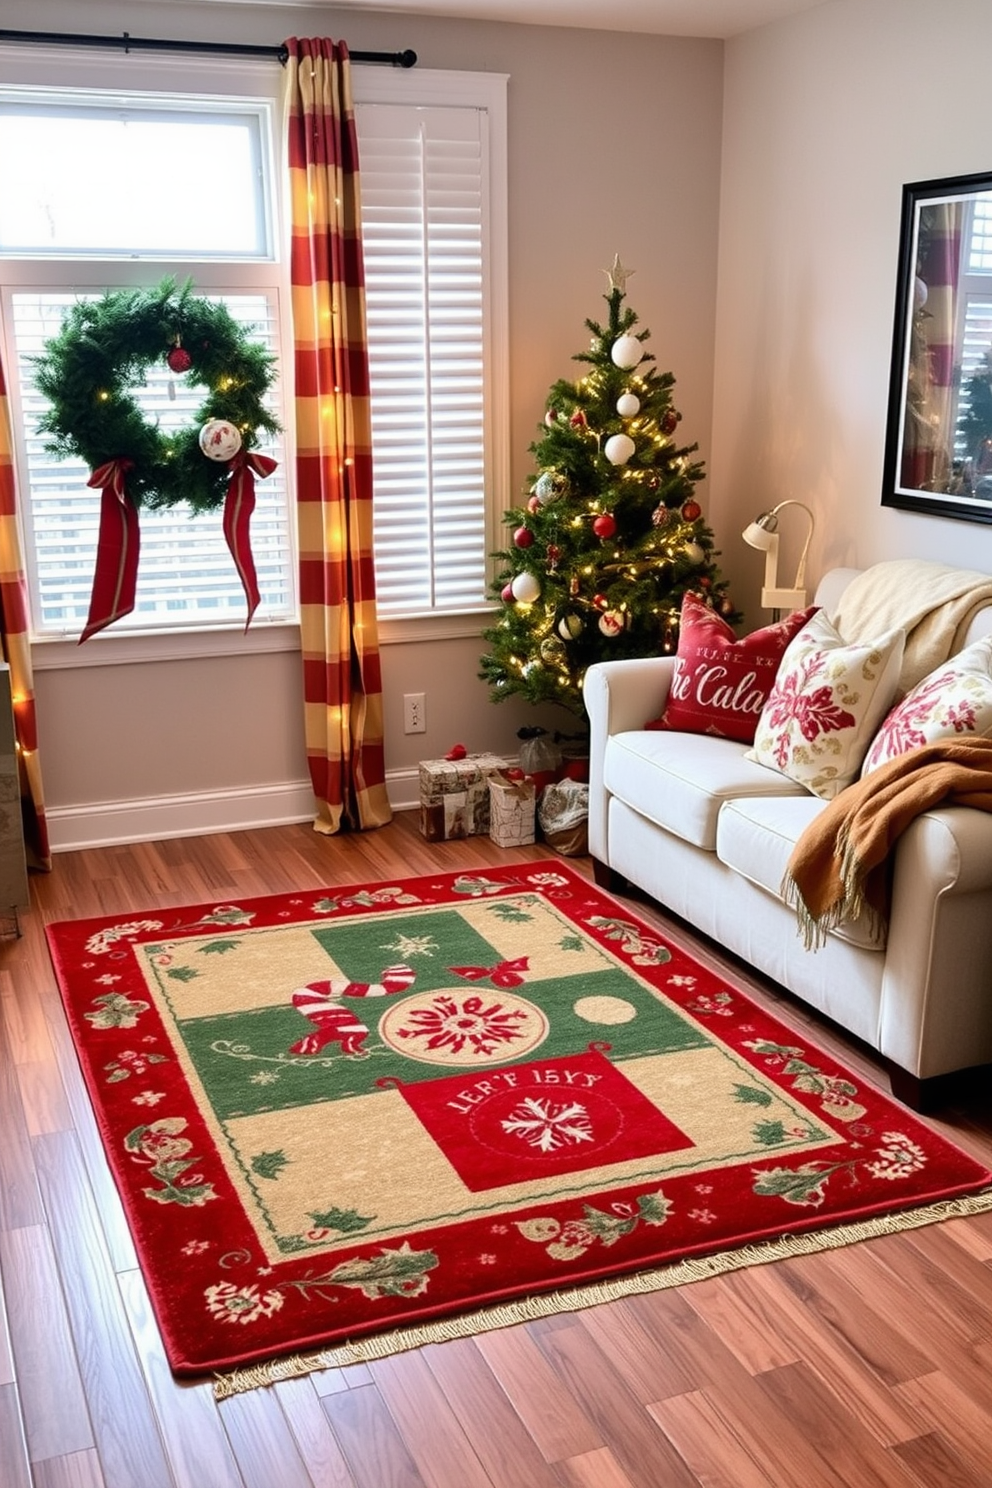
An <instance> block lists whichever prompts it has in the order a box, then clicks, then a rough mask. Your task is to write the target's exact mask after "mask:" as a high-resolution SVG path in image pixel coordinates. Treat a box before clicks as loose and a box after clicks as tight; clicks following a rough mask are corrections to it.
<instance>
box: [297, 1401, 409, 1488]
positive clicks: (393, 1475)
mask: <svg viewBox="0 0 992 1488" xmlns="http://www.w3.org/2000/svg"><path fill="white" fill-rule="evenodd" d="M321 1405H322V1406H323V1409H324V1410H325V1411H326V1412H327V1419H328V1420H329V1421H330V1423H331V1429H332V1431H333V1432H334V1435H335V1437H336V1438H337V1441H338V1445H339V1446H340V1448H341V1451H342V1453H343V1454H344V1458H345V1461H346V1462H347V1464H348V1469H349V1471H350V1473H351V1476H352V1478H353V1480H354V1483H355V1488H427V1485H426V1484H425V1482H424V1479H423V1478H422V1477H421V1475H420V1473H419V1472H418V1471H417V1468H416V1465H415V1464H414V1461H413V1458H412V1457H411V1456H410V1453H409V1452H408V1450H407V1448H406V1444H405V1443H404V1441H403V1438H402V1437H401V1435H400V1433H399V1431H398V1430H397V1429H396V1424H395V1422H394V1421H393V1419H392V1417H391V1416H390V1414H389V1411H388V1410H387V1409H386V1406H385V1403H384V1401H383V1399H382V1397H381V1396H380V1394H379V1392H378V1390H377V1389H376V1388H375V1386H374V1385H362V1386H361V1387H360V1388H358V1389H355V1390H343V1391H342V1392H341V1393H340V1394H338V1395H325V1396H324V1398H323V1400H322V1401H321Z"/></svg>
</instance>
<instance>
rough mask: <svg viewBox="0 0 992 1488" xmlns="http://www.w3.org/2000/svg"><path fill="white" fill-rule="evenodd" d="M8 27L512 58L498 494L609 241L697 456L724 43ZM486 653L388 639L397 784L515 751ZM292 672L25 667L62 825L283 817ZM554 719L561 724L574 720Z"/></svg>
mask: <svg viewBox="0 0 992 1488" xmlns="http://www.w3.org/2000/svg"><path fill="white" fill-rule="evenodd" d="M3 24H4V26H5V27H8V28H12V29H13V28H20V29H29V30H57V29H64V30H68V31H81V30H85V31H86V32H89V33H91V34H115V35H120V34H121V33H122V32H123V31H129V32H130V33H131V34H132V35H134V36H167V37H184V38H199V39H209V40H224V39H236V40H237V41H239V42H245V41H252V42H260V43H266V44H276V43H278V42H280V41H281V40H282V39H283V38H284V37H285V36H286V35H290V34H301V35H312V34H315V33H323V34H330V35H332V36H335V37H338V36H343V37H344V38H345V39H346V40H347V41H348V42H349V44H350V45H351V46H352V47H353V48H362V49H374V50H390V51H392V50H397V49H402V48H404V47H412V48H414V50H415V51H416V52H417V53H418V56H419V59H420V65H421V66H423V67H428V68H464V69H468V70H479V71H495V72H502V73H507V74H508V75H509V79H510V81H509V89H508V100H509V178H510V255H509V264H510V348H511V418H512V430H511V439H512V473H513V490H512V491H511V492H510V493H508V494H509V496H510V497H511V498H512V499H513V500H518V499H519V497H520V494H521V492H522V490H523V487H524V482H525V481H526V479H527V477H528V476H529V474H530V473H531V464H530V457H529V455H528V453H527V449H528V445H529V444H530V443H531V441H532V439H533V438H534V436H535V433H536V430H537V425H538V424H539V422H540V420H541V418H542V416H543V412H544V398H545V395H546V393H547V391H548V388H549V387H550V385H551V384H552V382H554V381H555V380H556V379H557V378H559V377H562V376H567V375H569V373H570V370H571V359H572V357H573V355H574V354H575V353H576V352H578V351H581V350H583V349H584V348H585V345H586V342H587V338H588V333H587V331H586V329H585V324H584V322H585V319H586V317H592V318H594V319H598V318H599V317H600V315H601V314H603V313H605V309H606V306H605V301H604V300H603V299H602V298H601V296H602V295H603V292H604V291H605V289H606V287H607V285H606V279H605V277H604V275H603V273H602V270H603V269H604V268H605V267H606V266H607V265H608V264H610V263H611V262H612V260H613V255H614V254H615V253H619V254H620V256H621V258H622V260H623V262H624V263H625V264H627V265H631V266H633V268H634V269H635V270H636V274H635V276H634V277H633V278H632V279H631V281H630V284H629V286H628V303H629V304H630V305H631V306H632V307H633V308H634V309H635V310H636V311H637V313H638V315H639V316H640V320H641V325H642V326H644V327H648V328H650V330H651V332H652V340H651V349H652V350H653V351H654V352H655V354H656V355H657V357H658V360H659V364H660V365H661V366H662V367H664V368H667V369H670V370H672V371H673V372H674V374H675V376H676V380H677V386H676V401H677V403H678V405H679V406H680V407H681V409H682V412H683V414H684V423H683V428H684V430H685V431H686V436H687V437H688V438H691V439H698V441H699V443H700V446H701V454H702V455H703V457H704V458H707V457H708V455H709V446H710V428H711V418H712V389H713V342H714V334H715V320H714V309H715V284H716V255H717V236H718V232H717V229H718V208H719V180H720V148H721V110H722V87H723V46H722V44H721V43H720V42H715V41H703V40H699V41H697V40H687V39H682V38H665V37H646V36H634V35H625V34H612V33H607V32H594V31H588V30H578V29H576V30H570V29H557V28H556V29H550V28H544V27H532V26H501V25H494V24H488V23H475V22H467V21H466V22H462V21H448V20H439V19H432V18H426V17H413V16H402V15H375V16H371V15H364V16H363V15H359V14H357V13H355V12H347V11H344V12H335V11H334V10H316V9H296V10H294V9H293V8H292V7H282V6H280V7H273V8H271V9H269V8H268V7H266V6H263V5H251V6H245V7H239V6H234V5H212V6H210V7H205V6H197V5H185V4H164V5H161V4H155V3H151V0H148V3H117V0H102V3H100V0H96V3H93V0H90V3H87V5H86V6H85V25H84V24H83V22H82V18H81V11H80V6H79V5H78V4H77V3H74V0H5V4H4V17H3ZM703 499H704V500H707V499H708V496H707V487H705V486H704V487H703ZM718 535H719V534H718ZM731 546H732V545H731ZM95 644H97V642H96V641H92V642H88V643H87V645H89V646H93V645H95ZM479 652H480V645H479V643H478V641H476V640H474V639H464V640H452V641H442V642H435V643H432V644H427V643H423V644H419V645H409V644H404V645H398V646H391V647H388V648H387V649H386V650H385V652H384V656H383V673H384V682H385V689H386V725H387V736H386V761H387V769H388V770H389V771H390V773H391V775H392V776H393V779H394V782H395V783H396V788H397V790H398V791H399V792H400V793H401V794H402V793H403V792H404V791H405V792H406V794H407V795H409V784H408V783H409V780H410V778H411V775H412V771H413V770H414V768H415V765H416V761H417V760H418V759H420V758H424V757H427V756H431V755H437V754H440V753H444V752H445V751H446V750H447V748H448V747H449V746H450V744H452V743H453V742H455V741H456V740H459V741H462V742H464V743H466V744H467V745H468V746H469V747H470V748H473V749H482V748H487V747H495V748H496V749H499V750H501V751H502V750H508V749H512V748H515V747H516V741H515V738H514V735H515V731H516V729H517V728H518V727H519V726H520V724H521V723H523V722H527V721H531V720H532V718H533V714H532V711H531V710H530V709H528V708H527V707H525V706H523V705H520V704H519V703H518V702H516V701H514V700H511V701H509V702H507V703H504V704H501V705H500V706H499V707H494V706H493V705H491V704H490V703H489V701H488V695H487V692H486V689H485V687H484V686H483V684H482V683H481V682H479V681H478V680H477V677H476V673H477V669H478V657H479ZM81 659H82V658H81ZM298 671H299V664H298V658H297V657H296V656H295V655H293V654H292V653H287V654H284V655H281V656H280V655H266V656H263V657H255V656H248V655H234V656H228V657H223V658H218V659H215V660H208V659H203V660H199V661H196V662H190V663H185V664H184V663H181V662H170V663H154V664H153V663H144V664H142V665H140V666H108V667H87V668H83V667H76V666H75V664H74V666H73V669H72V670H71V671H69V672H64V671H42V672H39V673H38V676H37V679H36V681H37V693H38V707H39V721H40V729H41V749H42V758H43V768H44V773H45V785H46V793H47V796H48V800H49V804H50V806H51V807H52V808H53V810H52V828H53V837H54V839H55V841H56V842H59V841H61V842H75V843H80V842H83V841H92V840H97V839H99V838H101V837H103V838H112V837H113V836H114V835H117V836H118V837H119V838H122V837H125V836H127V835H129V834H130V833H131V832H132V831H137V832H138V833H139V834H140V833H141V831H142V830H143V829H142V827H141V826H140V825H136V824H140V823H141V822H143V821H145V820H147V819H148V813H147V812H146V813H144V814H143V813H142V811H141V810H131V809H130V803H139V805H140V803H142V802H144V803H148V804H149V805H150V806H153V803H154V800H155V798H157V797H159V796H161V795H163V794H164V795H166V796H168V797H169V798H170V799H171V800H172V803H173V807H174V810H172V812H171V813H161V812H160V813H158V815H157V816H156V815H155V813H154V810H153V811H152V816H153V818H154V821H155V822H156V823H157V825H153V827H152V829H151V831H150V832H149V834H148V835H164V834H165V833H166V832H167V831H172V830H176V829H177V826H176V824H177V823H178V824H180V825H181V823H182V821H183V820H184V819H185V817H186V816H190V815H192V816H193V819H194V821H195V820H196V819H197V817H198V819H199V820H200V821H201V822H206V823H207V824H213V825H223V824H224V822H223V821H222V817H223V814H224V799H225V796H229V797H230V812H231V819H232V820H236V819H239V820H243V821H245V822H249V821H253V820H260V819H263V818H262V813H264V812H266V811H267V812H269V814H270V815H272V814H275V815H278V814H279V812H280V810H285V809H286V808H287V803H288V802H289V801H290V800H291V799H292V800H293V801H295V802H296V805H297V808H299V803H300V801H301V800H302V801H303V814H306V812H307V811H308V810H309V805H308V803H307V799H306V790H305V786H304V785H302V784H301V783H302V782H304V781H305V776H306V770H305V761H304V756H303V744H302V728H301V721H300V712H301V709H300V707H299V704H298V702H297V694H298ZM421 691H422V692H425V693H426V694H427V721H428V732H427V734H426V735H419V736H405V735H403V733H402V732H401V712H400V698H401V695H402V694H403V693H404V692H421ZM542 716H544V717H545V718H546V720H547V721H555V720H554V718H553V716H552V715H542ZM556 721H557V722H558V723H559V725H560V726H563V727H565V728H567V729H570V728H571V727H572V722H571V720H570V719H569V718H568V716H567V715H565V716H562V715H560V714H559V715H558V716H557V720H556ZM404 782H406V783H404ZM294 784H295V786H296V787H297V790H296V794H295V795H294V794H293V792H292V790H291V787H293V786H294ZM187 797H188V798H189V800H188V801H186V798H187ZM280 802H281V803H282V805H281V806H280V805H279V804H278V803H280ZM101 803H102V804H101ZM273 803H276V804H273ZM94 806H97V807H98V808H99V809H97V810H93V809H91V808H93V807H94ZM187 808H188V809H187ZM253 812H254V815H253ZM187 829H188V828H187Z"/></svg>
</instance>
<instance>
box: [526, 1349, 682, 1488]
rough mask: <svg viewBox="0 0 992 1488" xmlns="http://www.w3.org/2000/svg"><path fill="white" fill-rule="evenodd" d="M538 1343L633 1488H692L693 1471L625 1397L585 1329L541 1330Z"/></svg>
mask: <svg viewBox="0 0 992 1488" xmlns="http://www.w3.org/2000/svg"><path fill="white" fill-rule="evenodd" d="M540 1344H541V1349H542V1351H543V1352H544V1353H545V1354H546V1356H547V1358H548V1359H549V1361H550V1362H551V1363H552V1364H553V1365H554V1367H555V1370H556V1371H557V1373H558V1374H559V1376H560V1378H561V1379H562V1381H563V1383H564V1384H565V1385H566V1386H567V1388H568V1390H569V1393H570V1394H571V1395H572V1396H573V1398H574V1399H575V1401H576V1402H577V1404H578V1405H579V1406H580V1407H581V1409H582V1411H583V1413H584V1414H585V1415H587V1416H588V1417H589V1419H590V1421H591V1422H593V1423H594V1425H595V1426H596V1428H597V1429H598V1431H599V1433H600V1439H601V1440H602V1442H603V1444H604V1446H608V1447H609V1448H610V1450H611V1451H612V1453H613V1455H614V1457H615V1458H616V1460H617V1462H618V1463H619V1465H620V1467H621V1468H622V1469H623V1471H624V1472H625V1473H626V1474H627V1476H628V1477H629V1478H630V1481H631V1484H632V1485H633V1488H658V1484H659V1483H664V1484H665V1488H698V1484H697V1482H696V1478H695V1475H694V1474H693V1473H692V1472H691V1471H690V1469H689V1468H688V1467H687V1466H686V1464H685V1463H684V1462H683V1460H682V1458H681V1457H680V1456H679V1455H678V1453H677V1452H676V1450H675V1448H674V1447H673V1446H672V1444H671V1442H670V1441H669V1440H668V1438H667V1437H666V1436H665V1434H664V1432H663V1431H661V1430H659V1429H658V1427H657V1425H656V1424H655V1423H654V1421H652V1419H651V1418H650V1416H649V1415H648V1414H647V1413H646V1412H645V1411H644V1410H642V1408H641V1407H640V1405H638V1403H637V1402H636V1401H635V1400H633V1399H631V1396H630V1394H629V1393H628V1391H627V1389H626V1387H625V1384H624V1381H623V1378H622V1377H621V1376H620V1375H619V1374H618V1373H617V1372H616V1370H615V1369H614V1368H613V1366H612V1365H611V1364H610V1363H609V1361H608V1360H607V1359H605V1358H604V1356H603V1355H602V1354H601V1353H600V1352H599V1350H598V1348H597V1347H596V1345H595V1343H594V1341H593V1339H592V1337H591V1336H590V1334H589V1333H588V1332H587V1331H586V1330H585V1328H581V1329H579V1328H567V1329H562V1330H561V1332H559V1333H545V1334H543V1335H542V1337H541V1340H540ZM569 1455H570V1456H572V1455H574V1453H570V1454H569Z"/></svg>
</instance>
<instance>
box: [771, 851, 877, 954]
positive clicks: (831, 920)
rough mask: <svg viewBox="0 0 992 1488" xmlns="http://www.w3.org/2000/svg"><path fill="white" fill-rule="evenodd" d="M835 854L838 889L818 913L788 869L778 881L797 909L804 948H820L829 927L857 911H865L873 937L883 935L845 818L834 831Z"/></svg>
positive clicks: (786, 898) (785, 898) (855, 915)
mask: <svg viewBox="0 0 992 1488" xmlns="http://www.w3.org/2000/svg"><path fill="white" fill-rule="evenodd" d="M837 854H838V856H839V858H840V866H839V869H838V877H839V879H840V885H841V887H840V892H839V894H838V895H837V897H836V898H835V899H834V901H833V903H832V904H829V905H828V906H827V908H826V909H824V910H823V911H822V912H821V913H820V914H818V915H814V913H813V911H812V910H811V909H810V907H809V905H808V904H807V903H806V900H805V898H804V897H803V892H802V890H801V889H800V887H799V885H798V884H797V883H796V880H795V879H794V878H793V876H792V874H791V873H790V872H789V871H788V869H786V871H785V874H784V875H783V877H782V882H781V884H780V885H779V893H780V895H781V897H782V899H783V901H784V903H786V904H787V905H788V906H789V908H790V909H794V910H795V912H796V919H797V921H798V925H799V933H800V934H801V935H802V938H803V946H804V948H805V949H806V950H807V951H819V950H822V949H823V947H824V946H825V945H826V943H827V936H828V935H829V934H830V932H831V930H836V929H837V927H838V926H839V925H843V924H845V923H846V922H847V921H848V920H856V919H857V918H858V917H859V915H864V917H865V920H866V922H867V925H868V931H869V934H870V935H871V936H872V938H873V939H876V940H879V941H881V940H882V938H883V937H884V935H885V931H886V927H887V924H888V920H887V917H886V915H885V914H883V913H882V911H881V910H879V909H876V908H875V906H874V905H873V904H870V903H869V902H868V900H867V898H866V897H865V882H866V879H865V874H864V870H863V867H862V865H861V863H860V861H859V859H858V857H857V855H856V853H855V850H854V848H853V847H852V845H851V841H850V829H849V823H847V822H845V823H844V825H843V826H842V827H841V829H840V831H839V832H838V834H837Z"/></svg>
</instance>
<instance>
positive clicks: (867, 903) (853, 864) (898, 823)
mask: <svg viewBox="0 0 992 1488" xmlns="http://www.w3.org/2000/svg"><path fill="white" fill-rule="evenodd" d="M933 806H973V807H975V808H976V809H977V810H979V811H992V739H985V738H973V739H952V740H947V741H944V742H942V743H938V744H925V745H923V746H922V747H921V748H919V749H911V750H909V751H908V753H906V754H901V755H899V756H898V758H897V759H894V760H889V761H888V763H887V764H884V765H882V766H880V768H879V769H877V770H875V771H873V773H872V774H871V775H867V776H865V778H864V779H863V780H857V781H855V782H854V784H853V785H849V786H848V787H847V789H846V790H842V791H841V792H840V794H839V795H838V796H835V797H834V799H833V800H832V801H831V802H830V803H829V805H828V806H826V807H825V808H824V810H823V811H822V812H821V813H820V815H819V816H818V817H817V818H816V820H815V821H812V822H810V824H809V826H808V827H807V828H806V830H805V831H804V832H803V834H802V836H801V837H800V838H799V841H798V842H797V843H796V845H795V847H794V848H793V851H792V856H791V858H790V859H789V863H788V866H787V868H786V870H785V877H784V878H783V880H782V894H783V896H784V898H785V900H786V903H788V904H791V905H793V906H794V907H795V910H796V913H797V915H798V917H799V927H800V930H801V931H802V933H803V938H804V940H805V942H806V947H807V949H808V950H815V949H817V948H818V947H819V946H821V945H823V944H824V942H825V941H826V938H827V932H828V931H829V930H831V929H833V928H834V926H836V925H839V924H841V923H842V922H843V921H844V920H849V919H855V918H856V917H857V916H858V915H859V914H860V913H861V912H862V911H865V912H866V913H867V915H868V916H869V920H870V922H871V923H872V924H873V925H874V926H876V927H881V926H883V925H884V924H885V922H886V920H887V918H888V909H889V878H890V876H889V872H888V868H889V854H890V852H891V849H892V847H893V844H894V843H895V841H896V839H897V838H898V837H899V835H900V833H902V832H904V831H905V830H906V828H907V827H908V826H909V824H910V822H912V821H913V820H914V818H915V817H917V816H919V815H920V813H921V812H923V811H929V810H930V808H931V807H933Z"/></svg>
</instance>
